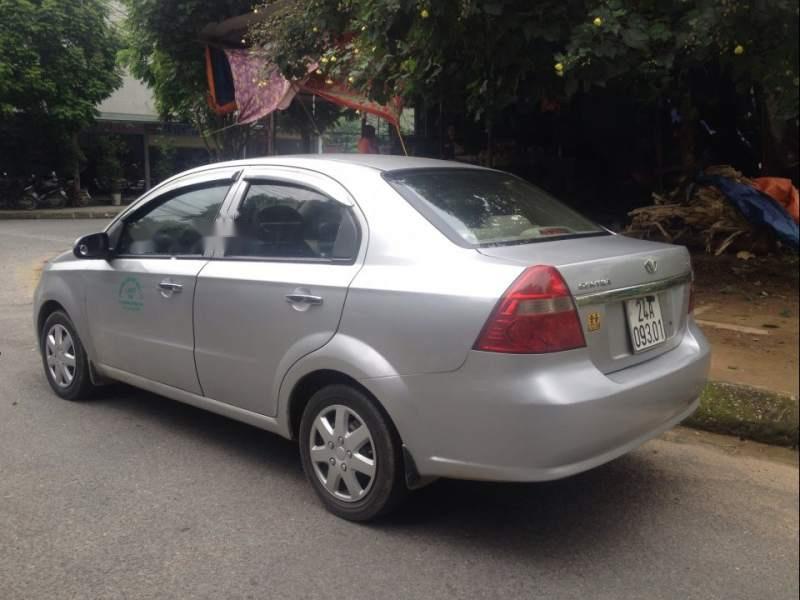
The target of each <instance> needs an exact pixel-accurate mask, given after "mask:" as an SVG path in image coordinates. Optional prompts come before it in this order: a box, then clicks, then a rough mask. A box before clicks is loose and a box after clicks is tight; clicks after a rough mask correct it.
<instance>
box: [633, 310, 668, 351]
mask: <svg viewBox="0 0 800 600" xmlns="http://www.w3.org/2000/svg"><path fill="white" fill-rule="evenodd" d="M625 312H626V313H627V316H628V330H629V331H630V334H631V344H632V345H633V352H634V353H635V354H638V353H639V352H644V351H645V350H649V349H650V348H652V347H653V346H658V345H659V344H663V343H664V342H665V341H666V340H667V334H666V332H665V331H664V321H663V320H662V319H661V306H660V305H659V304H658V297H657V296H642V297H641V298H634V299H633V300H627V301H626V302H625Z"/></svg>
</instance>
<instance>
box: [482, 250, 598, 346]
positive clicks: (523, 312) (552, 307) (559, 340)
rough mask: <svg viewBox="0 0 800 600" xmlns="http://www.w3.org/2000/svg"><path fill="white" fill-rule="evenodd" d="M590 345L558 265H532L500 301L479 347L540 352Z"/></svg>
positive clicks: (490, 318) (484, 327) (483, 332)
mask: <svg viewBox="0 0 800 600" xmlns="http://www.w3.org/2000/svg"><path fill="white" fill-rule="evenodd" d="M585 345H586V340H585V339H584V337H583V330H582V329H581V322H580V319H579V318H578V311H577V310H576V309H575V304H574V302H573V301H572V295H571V294H570V292H569V288H568V287H567V284H566V283H565V282H564V279H563V277H561V273H559V272H558V270H557V269H556V268H555V267H549V266H544V265H538V266H535V267H529V268H527V269H525V271H523V273H522V275H520V276H519V277H517V279H516V280H515V281H514V283H512V284H511V287H509V288H508V290H506V293H505V294H504V295H503V297H502V298H501V299H500V302H498V303H497V306H496V307H495V309H494V311H493V312H492V314H491V316H490V317H489V320H488V321H486V325H484V326H483V331H481V334H480V335H479V336H478V340H477V341H476V342H475V346H474V349H475V350H484V351H487V352H514V353H518V354H539V353H544V352H559V351H561V350H572V349H573V348H581V347H583V346H585Z"/></svg>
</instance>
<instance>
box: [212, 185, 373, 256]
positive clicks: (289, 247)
mask: <svg viewBox="0 0 800 600" xmlns="http://www.w3.org/2000/svg"><path fill="white" fill-rule="evenodd" d="M357 242H358V230H357V227H356V224H355V221H354V219H353V217H352V215H351V214H350V210H349V209H348V207H346V206H344V205H343V204H341V203H339V202H336V201H335V200H333V199H331V198H329V197H328V196H325V195H324V194H321V193H319V192H317V191H315V190H311V189H308V188H305V187H300V186H294V185H290V184H285V183H272V182H263V183H262V182H259V183H252V184H250V187H249V188H248V190H247V193H246V195H245V198H244V200H243V201H242V204H241V206H240V207H239V211H238V216H237V217H236V234H235V236H234V237H233V238H229V239H228V240H227V241H226V249H225V255H226V256H231V257H233V256H240V257H251V258H267V259H269V258H274V259H290V260H320V259H322V260H333V259H339V260H348V259H352V258H354V257H355V255H356V253H357Z"/></svg>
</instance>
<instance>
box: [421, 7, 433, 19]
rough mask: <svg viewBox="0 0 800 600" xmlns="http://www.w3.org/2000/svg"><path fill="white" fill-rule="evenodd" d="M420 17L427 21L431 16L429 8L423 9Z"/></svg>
mask: <svg viewBox="0 0 800 600" xmlns="http://www.w3.org/2000/svg"><path fill="white" fill-rule="evenodd" d="M419 16H420V17H422V18H423V19H427V18H428V17H430V16H431V13H429V12H428V9H427V8H423V9H422V10H421V11H419Z"/></svg>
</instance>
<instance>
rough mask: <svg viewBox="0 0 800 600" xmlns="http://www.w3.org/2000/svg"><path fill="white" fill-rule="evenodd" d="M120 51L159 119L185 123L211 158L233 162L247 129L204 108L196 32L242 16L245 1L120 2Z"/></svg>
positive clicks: (203, 79)
mask: <svg viewBox="0 0 800 600" xmlns="http://www.w3.org/2000/svg"><path fill="white" fill-rule="evenodd" d="M125 5H126V8H127V13H128V16H127V19H126V21H125V30H126V31H125V48H124V50H123V51H122V52H121V53H120V59H121V61H122V62H123V64H125V65H126V66H127V67H128V68H129V69H130V70H131V72H132V73H133V74H134V75H135V76H136V77H138V78H140V79H141V80H142V81H144V82H145V83H147V84H148V85H149V86H150V87H151V88H152V90H153V93H154V96H155V100H156V107H157V109H158V111H159V113H160V115H161V117H162V118H163V119H165V120H178V121H183V122H187V123H191V124H192V125H193V126H194V127H195V128H196V129H197V130H198V131H199V132H200V134H201V135H202V136H203V139H204V141H205V142H206V146H207V149H208V151H209V154H210V155H211V158H213V159H222V158H236V157H238V156H239V155H240V153H241V151H242V148H243V147H244V145H245V144H246V142H247V138H248V135H249V129H250V128H249V127H233V126H232V125H235V119H234V117H233V115H228V116H223V117H221V116H218V115H216V114H215V113H214V112H213V111H212V110H211V109H210V108H209V105H208V84H207V82H206V74H205V55H204V52H205V47H204V44H203V43H202V42H201V39H200V37H201V36H200V32H201V31H202V29H203V28H204V27H205V26H206V25H208V24H210V23H216V22H219V21H223V20H225V19H227V18H230V17H235V16H237V15H240V14H243V13H246V12H248V11H249V10H251V9H252V1H251V0H188V1H187V0H125Z"/></svg>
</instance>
